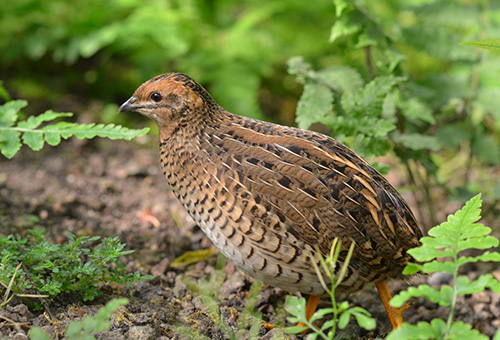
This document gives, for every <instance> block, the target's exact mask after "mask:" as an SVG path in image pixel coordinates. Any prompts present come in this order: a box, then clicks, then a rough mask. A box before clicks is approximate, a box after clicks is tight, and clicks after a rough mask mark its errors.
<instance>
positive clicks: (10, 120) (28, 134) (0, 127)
mask: <svg viewBox="0 0 500 340" xmlns="http://www.w3.org/2000/svg"><path fill="white" fill-rule="evenodd" d="M0 88H1V86H0ZM27 105H28V102H27V101H25V100H11V101H8V102H7V103H5V104H3V105H1V106H0V152H1V153H2V154H3V155H4V156H5V157H7V158H12V157H14V155H15V154H16V153H17V152H18V151H19V150H20V149H21V146H22V144H21V140H22V142H23V143H24V144H26V145H28V146H29V147H30V148H31V149H33V150H35V151H38V150H40V149H41V148H42V147H43V144H44V143H45V142H47V143H48V144H50V145H52V146H54V145H58V144H59V143H61V138H64V139H67V138H69V137H72V136H75V137H77V138H80V139H83V138H94V137H95V136H99V137H107V138H110V139H127V140H130V139H132V138H135V137H138V136H141V135H144V134H146V133H147V132H148V131H149V129H148V128H144V129H142V130H131V129H127V128H124V127H122V126H116V125H114V124H108V125H104V124H77V123H71V122H64V121H63V122H57V123H53V124H47V125H45V126H43V127H40V125H41V124H42V123H45V122H52V121H54V120H56V119H58V118H62V117H71V116H72V115H73V114H72V113H58V112H54V111H52V110H47V111H45V112H44V113H42V114H40V115H38V116H31V117H29V118H28V119H26V120H19V117H20V114H21V109H22V108H24V107H26V106H27ZM21 136H22V139H21Z"/></svg>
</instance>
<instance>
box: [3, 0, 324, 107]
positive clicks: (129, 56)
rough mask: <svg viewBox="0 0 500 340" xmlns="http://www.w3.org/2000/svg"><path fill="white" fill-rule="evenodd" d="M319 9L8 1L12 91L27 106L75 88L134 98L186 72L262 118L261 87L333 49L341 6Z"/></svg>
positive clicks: (253, 2) (214, 2)
mask: <svg viewBox="0 0 500 340" xmlns="http://www.w3.org/2000/svg"><path fill="white" fill-rule="evenodd" d="M313 3H314V5H313V4H312V3H311V2H304V1H302V0H278V1H269V2H262V1H257V0H246V1H235V0H208V1H206V0H146V1H143V0H110V1H105V2H103V1H96V0H76V1H71V2H68V1H64V0H51V1H43V0H19V1H14V2H10V3H8V2H5V1H3V2H1V4H0V31H1V32H2V34H1V36H0V46H2V61H1V65H0V70H1V71H2V74H4V75H7V77H6V78H7V79H8V78H14V81H13V83H12V84H11V83H10V82H9V83H8V86H17V87H18V88H19V91H21V92H25V91H28V90H31V93H29V94H25V95H24V97H29V96H30V95H39V96H45V97H50V96H53V95H54V94H55V93H54V89H56V90H58V91H60V93H59V94H61V93H62V92H63V91H68V92H69V91H71V90H69V88H71V87H72V88H73V90H72V91H75V90H79V91H80V92H79V94H80V93H82V94H84V95H86V96H90V95H92V96H98V97H99V98H101V99H103V100H116V98H117V97H119V98H122V99H123V98H126V97H127V96H128V95H130V93H131V91H132V90H133V89H135V88H136V87H137V85H138V84H140V83H141V82H143V81H145V80H147V79H149V78H150V77H152V76H154V75H157V74H161V73H164V72H170V71H179V72H185V73H188V74H189V75H191V76H192V77H194V78H195V79H197V80H198V81H200V82H201V83H203V84H204V85H206V86H207V87H208V88H209V90H210V91H211V93H212V94H213V96H214V97H215V98H216V99H217V100H218V101H219V102H220V103H221V105H223V106H225V107H226V108H227V109H229V110H232V111H234V112H242V113H246V114H248V115H253V116H259V114H260V108H259V105H258V93H259V88H260V84H261V79H262V78H263V77H271V76H272V74H273V67H274V66H276V65H280V64H281V65H282V66H283V65H284V64H285V61H286V59H287V57H288V56H290V55H294V54H299V53H300V54H303V55H306V56H309V57H311V58H312V57H314V56H319V55H321V56H324V55H327V54H328V50H331V49H332V48H331V46H330V45H329V44H328V43H327V39H328V30H329V27H330V25H331V20H332V13H333V4H332V3H331V2H329V1H319V0H316V1H313ZM5 80H6V79H5ZM49 92H50V93H49ZM28 99H29V98H28ZM119 100H121V99H119ZM119 100H118V101H119Z"/></svg>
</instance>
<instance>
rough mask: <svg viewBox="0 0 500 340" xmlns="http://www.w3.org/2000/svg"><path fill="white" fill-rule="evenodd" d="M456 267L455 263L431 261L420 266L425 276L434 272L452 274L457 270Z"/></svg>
mask: <svg viewBox="0 0 500 340" xmlns="http://www.w3.org/2000/svg"><path fill="white" fill-rule="evenodd" d="M457 268H458V266H457V264H456V263H455V262H451V261H445V262H440V261H432V262H428V263H424V264H423V265H422V271H423V272H424V273H427V274H431V273H435V272H445V273H450V274H453V273H454V272H455V271H456V270H457Z"/></svg>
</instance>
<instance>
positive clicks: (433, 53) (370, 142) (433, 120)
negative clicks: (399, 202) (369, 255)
mask: <svg viewBox="0 0 500 340" xmlns="http://www.w3.org/2000/svg"><path fill="white" fill-rule="evenodd" d="M333 2H334V4H335V22H334V23H333V26H332V29H331V33H330V42H331V43H332V49H333V50H334V51H335V52H334V55H333V56H332V57H331V58H332V62H331V63H314V60H311V61H310V62H309V60H308V59H307V58H297V57H295V58H292V59H290V60H289V62H288V64H289V73H290V74H292V75H295V76H296V78H297V80H298V81H299V82H301V83H302V84H304V91H303V94H302V97H301V98H300V101H299V103H298V107H297V112H296V122H297V125H298V126H299V127H302V128H310V127H311V126H312V125H313V124H314V123H321V124H322V125H324V126H326V127H327V128H328V129H329V130H330V131H331V134H332V136H334V137H335V138H336V139H339V140H340V141H342V142H344V143H346V144H347V145H349V146H350V147H352V148H353V149H354V150H355V151H356V152H358V153H359V154H360V155H362V156H365V157H369V158H371V157H374V156H380V155H385V154H387V153H388V152H389V151H391V150H392V151H393V152H394V154H395V155H396V156H397V157H398V160H399V163H400V164H402V165H403V166H404V168H403V171H404V172H405V174H406V181H405V183H408V185H409V186H411V191H412V193H413V195H414V200H415V201H416V202H417V203H418V204H416V206H417V209H418V213H419V215H420V218H421V220H423V222H424V223H423V225H435V224H436V223H437V220H438V219H440V218H441V217H439V218H438V216H437V215H438V214H439V209H440V207H441V206H442V204H443V202H445V201H446V200H448V199H451V200H459V201H465V200H466V199H468V198H470V197H472V196H473V195H474V193H477V192H479V191H481V192H483V193H484V195H485V198H486V199H485V204H488V205H491V206H494V205H496V204H498V202H499V201H500V183H499V182H498V181H495V180H492V178H494V176H491V174H489V170H488V169H489V166H494V165H498V164H500V139H499V138H498V136H499V135H500V134H499V132H500V125H499V124H498V121H499V119H500V114H499V113H500V111H499V110H498V107H500V99H499V98H500V83H499V82H498V79H497V78H498V77H497V75H498V71H499V70H500V68H499V65H500V64H499V63H498V57H495V56H492V55H489V54H487V53H483V52H482V51H481V50H479V49H473V48H470V47H467V46H461V45H460V42H461V41H466V40H473V39H477V37H483V36H488V35H490V36H491V35H498V29H499V27H500V25H499V23H498V21H497V20H495V19H493V18H494V17H495V16H498V14H499V13H500V10H499V8H498V7H497V6H492V3H491V2H490V1H469V2H460V1H458V2H457V1H450V0H442V1H432V0H431V1H423V0H415V1H411V2H408V1H403V0H395V1H386V2H384V3H381V2H374V1H363V0H358V1H345V0H334V1H333ZM464 44H467V45H472V46H478V47H484V48H488V49H491V50H497V51H498V39H483V40H479V41H471V42H469V43H464ZM304 60H307V62H305V61H304ZM312 65H314V66H312ZM316 65H318V66H316ZM346 65H348V66H346ZM316 126H317V125H316ZM398 165H399V164H398ZM375 166H376V167H377V168H378V169H379V170H381V171H382V172H385V171H387V170H388V166H380V165H377V164H375ZM425 209H426V210H425ZM489 210H490V209H485V213H486V212H487V211H489ZM443 217H444V216H443Z"/></svg>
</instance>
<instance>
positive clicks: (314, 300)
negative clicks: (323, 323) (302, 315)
mask: <svg viewBox="0 0 500 340" xmlns="http://www.w3.org/2000/svg"><path fill="white" fill-rule="evenodd" d="M319 299H320V297H319V296H316V295H310V296H309V298H308V299H307V303H306V319H307V321H309V320H310V319H311V317H312V316H313V314H314V312H316V308H317V307H318V302H319ZM305 326H307V325H306V324H305V323H303V322H299V323H298V324H297V327H305ZM308 332H309V329H306V330H305V331H302V332H301V333H302V334H306V333H308Z"/></svg>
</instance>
